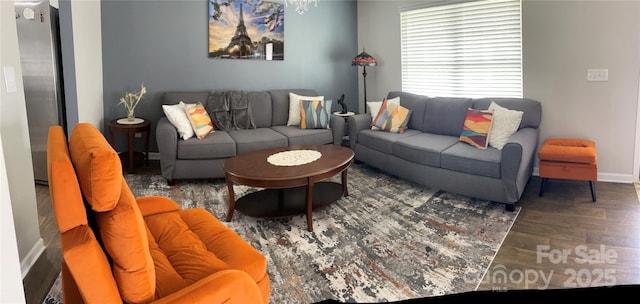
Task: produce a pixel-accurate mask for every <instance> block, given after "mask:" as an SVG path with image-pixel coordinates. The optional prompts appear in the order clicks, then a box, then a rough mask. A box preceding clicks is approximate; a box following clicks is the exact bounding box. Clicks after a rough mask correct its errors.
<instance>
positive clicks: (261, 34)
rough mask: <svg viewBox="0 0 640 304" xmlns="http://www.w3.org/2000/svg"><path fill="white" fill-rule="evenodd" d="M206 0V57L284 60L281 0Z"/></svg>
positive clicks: (282, 5) (282, 7)
mask: <svg viewBox="0 0 640 304" xmlns="http://www.w3.org/2000/svg"><path fill="white" fill-rule="evenodd" d="M207 1H209V58H215V59H249V60H284V4H283V3H278V2H268V1H263V0H207Z"/></svg>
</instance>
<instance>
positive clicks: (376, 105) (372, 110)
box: [367, 96, 400, 130]
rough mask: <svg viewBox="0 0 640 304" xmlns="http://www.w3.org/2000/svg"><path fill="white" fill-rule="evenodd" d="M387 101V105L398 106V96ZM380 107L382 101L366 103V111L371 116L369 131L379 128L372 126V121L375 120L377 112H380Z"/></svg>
mask: <svg viewBox="0 0 640 304" xmlns="http://www.w3.org/2000/svg"><path fill="white" fill-rule="evenodd" d="M388 101H389V103H395V104H397V105H400V96H398V97H396V98H391V99H389V100H388ZM380 107H382V101H367V111H368V112H369V114H371V122H372V125H371V130H380V128H378V127H376V126H374V125H373V121H374V120H376V116H378V112H380Z"/></svg>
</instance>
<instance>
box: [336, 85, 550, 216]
mask: <svg viewBox="0 0 640 304" xmlns="http://www.w3.org/2000/svg"><path fill="white" fill-rule="evenodd" d="M398 96H400V105H401V106H403V107H406V108H408V109H410V110H412V111H413V113H412V114H411V118H410V120H409V123H408V128H407V130H406V131H405V132H404V133H403V134H398V133H389V132H386V131H376V130H371V115H370V114H358V115H355V116H352V117H349V118H348V119H347V126H348V133H349V144H350V146H351V148H353V150H354V152H355V159H356V161H360V162H364V163H366V164H369V165H371V166H373V167H376V168H378V169H381V170H383V171H385V172H387V173H390V174H392V175H396V176H398V177H401V178H405V179H407V180H410V181H413V182H416V183H418V184H421V185H425V186H429V187H432V188H434V189H440V190H444V191H449V192H453V193H458V194H462V195H466V196H470V197H474V198H478V199H484V200H490V201H495V202H500V203H505V204H506V209H507V210H510V211H512V210H514V208H515V204H516V203H517V202H518V201H519V200H520V197H521V195H522V192H523V191H524V189H525V187H526V185H527V182H528V181H529V178H530V177H531V174H532V170H533V164H534V157H535V152H536V148H537V145H538V138H539V130H538V127H539V125H540V120H541V116H542V108H541V105H540V103H539V102H538V101H534V100H530V99H523V98H483V99H470V98H440V97H435V98H431V97H427V96H421V95H416V94H411V93H406V92H390V93H389V94H388V96H387V98H394V97H398ZM491 101H495V102H496V103H497V104H499V105H501V106H503V107H506V108H509V109H513V110H519V111H523V112H524V114H523V117H522V122H521V123H520V127H519V129H518V131H517V132H516V133H515V134H513V135H512V136H511V137H510V138H509V141H508V143H507V144H506V145H505V146H504V148H503V149H502V150H498V149H495V148H492V147H489V148H487V149H485V150H483V149H478V148H475V147H473V146H471V145H469V144H467V143H464V142H460V141H459V136H460V132H461V131H462V127H463V124H464V120H465V116H466V112H467V109H468V108H475V109H481V110H486V109H488V108H489V105H490V104H491Z"/></svg>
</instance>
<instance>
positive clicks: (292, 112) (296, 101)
mask: <svg viewBox="0 0 640 304" xmlns="http://www.w3.org/2000/svg"><path fill="white" fill-rule="evenodd" d="M303 100H324V96H303V95H298V94H296V93H289V117H288V118H287V126H299V125H300V119H301V112H300V111H301V110H300V107H301V106H302V103H301V102H302V101H303ZM329 112H331V110H329Z"/></svg>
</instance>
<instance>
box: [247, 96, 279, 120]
mask: <svg viewBox="0 0 640 304" xmlns="http://www.w3.org/2000/svg"><path fill="white" fill-rule="evenodd" d="M247 100H248V101H249V109H250V110H251V111H250V113H251V119H252V120H253V124H254V125H255V127H256V128H268V127H271V116H272V115H273V113H272V105H271V95H270V94H269V92H266V91H256V92H247Z"/></svg>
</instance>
